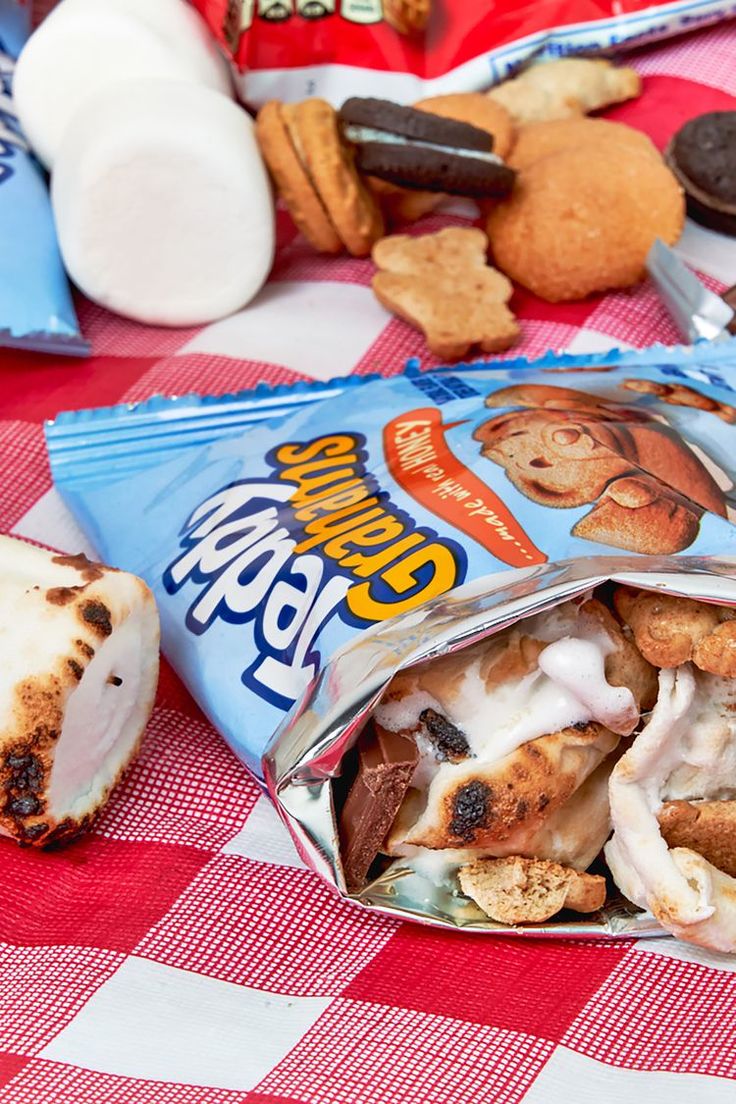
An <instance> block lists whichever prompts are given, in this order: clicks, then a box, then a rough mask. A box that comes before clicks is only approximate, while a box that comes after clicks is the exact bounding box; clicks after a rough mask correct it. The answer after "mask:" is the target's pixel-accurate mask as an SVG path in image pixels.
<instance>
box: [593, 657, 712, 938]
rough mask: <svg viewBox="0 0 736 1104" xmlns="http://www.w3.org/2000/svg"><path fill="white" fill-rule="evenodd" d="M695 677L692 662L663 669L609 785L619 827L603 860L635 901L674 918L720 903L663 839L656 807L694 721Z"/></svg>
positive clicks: (694, 918)
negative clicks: (644, 720)
mask: <svg viewBox="0 0 736 1104" xmlns="http://www.w3.org/2000/svg"><path fill="white" fill-rule="evenodd" d="M695 690H696V684H695V678H694V676H693V672H692V669H691V668H690V666H689V664H686V665H684V666H683V667H680V668H677V669H674V670H664V671H660V674H659V697H658V699H657V704H656V705H655V707H654V709H653V710H652V714H651V717H650V719H649V722H648V724H647V725H646V726H645V728H644V729H642V731H641V733H640V734H639V736H638V737H637V738H636V740H635V741H634V743H633V744H632V746H631V747H630V748H629V750H628V751H627V753H626V755H624V756H623V758H622V759H620V760H619V762H618V763H617V764H616V767H615V768H614V771H613V774H612V775H611V781H610V785H609V795H610V800H611V818H612V820H613V826H614V835H613V839H612V840H611V842H610V843H609V844H607V845H606V860H607V862H608V865H609V867H610V870H611V873H612V874H613V877H614V880H615V881H616V884H617V885H618V886H619V888H620V889H621V890H622V891H623V892H624V893H625V894H626V896H627V897H629V898H630V900H633V902H634V904H636V905H639V906H640V907H641V908H648V909H651V910H652V911H653V912H655V914H657V915H659V916H660V917H661V918H662V919H663V920H665V921H666V922H668V926H669V923H672V924H696V923H698V922H700V921H702V920H705V919H707V918H708V917H709V916H711V915H712V914H713V912H714V911H715V906H714V904H713V902H712V901H711V900H710V897H709V895H708V894H707V893H705V892H703V888H704V887H703V885H699V884H697V883H695V882H694V881H692V880H688V878H687V877H685V876H684V875H683V873H682V872H681V870H680V869H679V867H678V865H677V864H676V863H675V861H674V858H673V854H672V852H671V851H670V850H669V848H668V847H667V843H666V842H665V840H664V839H663V837H662V835H661V833H660V830H659V824H658V822H657V814H658V812H659V810H660V809H661V807H662V792H663V789H664V786H665V783H666V780H667V778H668V777H669V776H670V774H671V773H672V771H673V770H674V768H675V767H676V766H677V765H678V762H679V759H680V748H681V743H682V740H683V738H684V736H685V735H686V733H687V732H688V730H689V729H690V727H691V725H692V721H693V704H694V701H695Z"/></svg>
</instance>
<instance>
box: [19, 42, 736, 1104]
mask: <svg viewBox="0 0 736 1104" xmlns="http://www.w3.org/2000/svg"><path fill="white" fill-rule="evenodd" d="M735 56H736V26H734V25H733V24H723V25H721V26H718V27H716V28H714V29H712V30H709V31H706V32H704V33H701V34H700V35H697V36H694V37H690V38H682V39H680V40H676V41H672V42H669V43H665V44H663V45H661V46H659V47H654V48H651V49H649V50H642V51H638V52H637V53H635V54H634V55H633V64H635V65H636V66H637V67H638V68H639V70H640V72H641V73H642V74H643V76H644V93H643V95H642V96H641V98H640V99H639V100H636V101H633V102H632V103H628V104H624V105H621V106H620V107H619V108H617V109H615V110H614V111H612V112H610V114H611V116H612V117H614V118H617V119H622V120H626V121H628V122H631V123H633V124H635V125H639V126H641V127H642V128H643V129H644V130H646V131H647V132H648V133H649V134H651V135H652V137H653V138H654V140H655V141H656V142H657V143H658V145H659V146H660V147H663V146H664V145H665V144H666V142H667V140H668V138H669V136H670V134H671V133H672V131H673V130H674V129H676V127H677V126H679V125H680V123H681V122H682V121H683V120H684V119H686V118H688V117H690V116H692V115H695V114H699V113H700V112H703V111H707V110H711V109H718V108H724V107H725V108H734V107H736V62H734V60H733V59H734V57H735ZM451 222H455V223H458V224H462V223H463V217H462V215H461V214H458V213H457V208H456V209H455V213H453V214H447V213H445V214H441V215H434V216H432V218H430V219H428V220H426V221H425V222H424V223H422V224H420V225H418V226H415V227H413V228H412V230H411V232H420V231H421V230H424V229H432V228H436V227H438V226H441V225H445V224H448V223H451ZM679 249H680V251H681V253H682V255H683V256H684V257H685V258H686V259H687V260H689V261H690V262H691V264H693V266H694V267H695V268H696V269H698V270H699V271H700V272H701V273H704V274H705V275H706V277H707V282H708V283H709V284H710V286H713V287H717V288H720V287H722V286H723V285H725V284H730V283H736V244H735V243H734V242H733V241H729V240H727V239H724V238H721V237H719V236H718V235H715V234H712V233H710V232H708V231H706V230H703V229H701V228H699V227H696V226H694V225H692V224H688V226H687V229H686V232H685V234H684V236H683V239H682V242H681V243H680V246H679ZM371 273H372V266H371V263H370V261H367V260H354V259H350V258H340V259H335V258H329V257H320V256H317V255H316V254H315V253H313V252H312V251H311V250H310V249H309V248H308V247H307V246H306V244H305V243H304V241H303V240H302V239H301V238H300V237H298V236H297V235H296V233H295V231H294V228H293V227H292V226H291V224H290V222H289V220H288V219H287V218H286V216H285V215H284V214H283V213H280V214H279V251H278V257H277V260H276V264H275V267H274V271H273V275H272V279H271V280H270V282H269V284H268V286H267V287H266V289H265V291H264V293H263V294H262V295H261V296H260V297H259V299H258V300H257V301H256V303H255V304H253V306H252V307H250V308H248V310H246V311H244V312H241V314H239V315H237V316H236V317H235V318H232V319H227V320H224V321H223V322H219V323H216V324H214V325H212V326H208V327H205V328H204V329H190V330H163V329H161V330H157V329H153V328H144V327H141V326H137V325H135V324H134V323H132V322H127V321H124V320H122V319H120V318H117V317H115V316H113V315H111V314H108V313H106V312H105V311H104V310H102V309H100V308H99V307H96V306H93V305H92V304H90V303H87V302H84V301H82V302H80V303H79V311H80V317H81V321H82V325H83V327H84V329H85V332H86V333H87V335H88V336H89V338H90V339H91V341H92V346H93V355H92V357H91V359H89V360H87V361H82V360H79V361H65V360H62V359H44V358H42V357H39V356H32V355H28V354H25V355H24V354H20V353H11V352H7V353H5V354H2V356H1V357H0V468H1V470H2V471H1V476H0V529H2V530H5V531H8V532H15V533H18V534H21V535H25V536H27V537H29V538H31V539H34V540H38V541H41V542H44V543H46V544H48V545H51V546H54V547H57V548H63V549H66V550H69V551H75V550H76V549H77V548H78V546H79V541H80V540H81V535H80V534H78V532H77V530H76V528H75V526H74V523H73V521H72V520H71V519H70V518H69V516H68V514H66V512H65V510H64V508H63V506H62V505H61V503H60V500H59V499H58V497H57V496H56V495H55V493H54V491H53V490H52V488H51V483H50V477H49V473H48V466H47V462H46V459H45V451H44V445H43V436H42V422H43V419H44V418H46V417H50V416H53V415H54V414H55V413H56V412H57V411H59V410H62V409H68V408H74V407H83V406H93V405H107V404H110V403H116V402H122V401H125V402H131V401H135V400H138V399H143V398H146V397H148V396H149V395H151V394H153V393H154V392H164V393H167V394H176V393H179V394H181V393H182V392H187V391H204V392H216V393H223V392H227V391H234V390H238V389H241V388H250V387H252V386H254V385H255V384H256V383H257V382H258V381H260V380H266V381H269V382H271V383H283V382H293V381H295V380H298V379H309V378H322V379H324V378H327V377H329V376H331V375H334V374H340V375H344V374H346V373H349V372H359V373H370V372H380V373H383V374H386V375H388V374H391V373H395V372H398V371H400V370H401V368H402V365H403V362H404V360H405V358H406V357H408V356H421V357H422V359H423V363H425V364H431V363H432V361H431V359H427V357H426V355H425V354H424V352H423V343H422V340H421V338H420V337H419V335H418V334H417V333H416V332H415V331H414V330H412V329H410V328H409V327H408V326H406V325H405V324H404V323H402V322H400V321H398V320H396V319H393V318H391V317H390V316H388V315H387V314H385V313H384V312H383V310H382V308H380V307H379V306H378V305H377V304H376V303H375V301H374V299H373V297H372V294H371V292H370V288H369V281H370V276H371ZM514 305H515V308H516V310H517V312H518V314H519V316H520V318H521V320H522V326H523V341H522V343H521V344H520V345H519V346H518V347H517V349H515V350H513V352H512V353H511V354H509V355H514V356H516V355H519V354H525V355H528V356H537V355H538V354H541V353H543V352H545V351H546V350H547V349H548V348H554V349H573V350H576V351H580V352H583V351H590V350H598V349H602V348H606V347H609V346H612V345H616V344H626V345H631V346H643V345H647V344H650V343H652V342H656V341H661V342H663V343H665V344H666V343H674V342H675V341H676V340H677V335H676V333H675V331H674V329H673V327H672V324H671V322H670V320H669V318H668V317H667V315H666V313H665V311H664V308H663V307H662V305H661V303H660V302H659V300H658V299H657V297H656V295H655V294H654V292H653V290H652V289H651V287H647V286H643V287H641V288H638V289H635V290H632V291H629V292H619V293H616V294H612V295H606V296H599V297H597V298H594V299H591V300H589V301H587V302H585V303H574V304H566V305H557V306H551V305H549V304H546V303H543V302H541V301H539V300H537V299H535V298H534V297H533V296H531V295H529V294H527V293H522V292H517V293H516V296H515V303H514ZM0 895H1V896H0V899H1V900H2V908H0V939H1V940H2V944H1V945H0V1102H2V1104H40V1102H44V1104H46V1102H52V1104H67V1102H68V1104H148V1102H152V1104H153V1102H156V1104H159V1102H160V1104H425V1102H427V1104H467V1102H469V1101H479V1102H480V1101H483V1102H494V1104H518V1102H520V1101H524V1102H525V1104H558V1102H559V1104H570V1102H575V1101H583V1100H586V1101H587V1100H595V1101H596V1102H597V1104H620V1102H621V1101H623V1100H625V1099H632V1100H646V1101H647V1102H648V1104H691V1102H692V1101H698V1102H706V1104H721V1102H723V1104H725V1102H726V1101H729V1102H732V1101H733V1100H734V1099H736V1085H734V1079H735V1078H736V1050H735V1049H734V1044H733V1039H734V1034H735V1033H736V1022H735V1021H736V960H733V959H727V958H725V957H723V956H718V955H715V954H710V953H707V952H705V951H700V950H698V949H696V948H693V947H688V946H684V945H680V944H678V943H676V942H675V941H674V940H649V941H647V940H639V941H630V942H605V941H600V940H599V941H595V942H588V943H584V942H572V941H541V940H531V939H524V940H513V939H507V938H503V939H497V938H483V937H478V936H477V935H470V934H462V933H444V932H439V931H435V930H433V929H428V928H422V927H420V926H417V925H411V924H401V923H398V922H394V921H391V920H389V919H386V918H383V917H380V916H375V915H370V914H369V913H368V912H364V911H361V910H358V909H356V908H354V907H352V906H350V905H348V904H345V903H343V902H341V901H340V900H339V899H338V897H337V896H336V894H335V893H334V892H333V891H332V890H331V889H330V888H329V887H327V886H326V885H325V884H323V883H322V882H321V881H320V880H319V879H318V878H317V877H316V875H314V874H313V873H312V872H311V871H309V870H307V869H306V868H305V866H304V864H303V863H302V861H301V859H300V858H299V856H298V855H297V852H296V850H295V848H294V847H293V845H292V843H291V841H290V839H289V837H288V835H287V834H286V832H285V829H284V828H283V826H282V825H281V823H280V821H279V820H278V818H277V816H276V813H275V811H274V809H273V808H272V806H271V805H270V803H269V801H268V799H267V798H266V797H265V796H264V795H263V794H262V792H261V790H260V789H259V787H258V786H257V785H256V783H255V782H254V781H253V780H252V779H251V778H250V777H249V776H248V774H247V773H246V772H245V770H244V769H243V768H242V767H241V766H240V765H239V764H238V763H237V762H236V760H235V759H234V757H233V756H232V755H231V753H230V752H229V751H228V750H227V748H226V746H225V744H224V743H223V742H222V740H221V739H220V738H219V736H218V735H217V733H216V732H214V730H213V729H212V728H211V727H210V726H209V724H208V723H207V722H206V721H205V720H204V718H203V717H202V715H201V713H200V712H199V710H198V708H197V707H196V705H195V704H194V703H193V702H192V700H191V698H190V697H189V696H188V694H187V693H186V692H185V690H184V689H183V687H182V686H181V684H180V683H179V681H178V679H177V677H176V675H175V674H174V673H173V672H172V671H171V670H170V669H169V668H168V667H167V666H166V665H164V668H163V671H162V677H161V686H160V691H159V700H158V705H157V708H156V711H155V713H154V716H153V719H152V721H151V724H150V727H149V731H148V736H147V739H146V741H145V745H144V748H143V752H142V754H141V756H140V758H139V760H138V762H137V764H136V765H135V767H134V768H133V769H132V770H131V771H130V773H129V775H128V776H127V778H126V779H125V781H124V782H123V784H122V785H121V786H120V788H119V789H118V791H117V793H116V794H115V795H114V797H113V799H112V801H111V802H110V804H109V807H108V808H107V809H106V810H105V812H104V814H103V815H102V817H101V818H100V820H99V821H98V823H97V825H96V827H95V829H94V831H93V832H92V833H91V834H90V835H89V836H87V838H86V839H84V840H82V841H80V842H78V843H76V844H74V845H73V846H71V847H69V848H68V849H67V850H65V851H59V852H55V853H50V854H36V853H34V852H31V851H27V850H26V851H23V850H20V849H18V848H17V847H16V846H15V845H14V844H12V843H11V842H9V841H4V842H2V843H0Z"/></svg>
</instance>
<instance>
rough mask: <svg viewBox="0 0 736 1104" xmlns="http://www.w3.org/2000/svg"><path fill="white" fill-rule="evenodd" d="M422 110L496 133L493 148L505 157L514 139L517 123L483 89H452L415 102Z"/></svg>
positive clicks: (497, 153)
mask: <svg viewBox="0 0 736 1104" xmlns="http://www.w3.org/2000/svg"><path fill="white" fill-rule="evenodd" d="M414 106H415V107H418V108H419V110H420V111H428V112H429V113H430V114H432V115H441V116H442V118H443V119H457V120H458V121H459V122H461V123H470V124H471V126H475V127H478V128H479V129H480V130H487V131H488V133H489V134H492V135H493V152H494V153H495V154H496V156H497V157H503V158H504V159H505V157H506V155H507V153H508V152H509V150H510V149H511V145H512V143H513V140H514V124H513V121H512V119H511V116H510V114H509V113H508V111H507V110H506V108H505V107H503V106H502V104H498V103H494V102H493V100H489V98H488V96H485V95H483V94H482V93H481V92H452V93H449V94H448V95H446V96H430V97H429V98H428V99H426V100H420V101H419V103H416V104H414Z"/></svg>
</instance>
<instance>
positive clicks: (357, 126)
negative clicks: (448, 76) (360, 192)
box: [339, 97, 516, 198]
mask: <svg viewBox="0 0 736 1104" xmlns="http://www.w3.org/2000/svg"><path fill="white" fill-rule="evenodd" d="M339 119H340V124H341V127H342V132H343V134H344V136H345V138H346V139H347V140H348V141H349V142H351V143H352V144H353V145H354V146H355V147H356V164H357V166H358V168H359V169H360V170H361V171H362V172H364V173H367V174H368V175H370V176H377V177H380V178H381V179H382V180H388V181H390V182H391V183H393V184H398V185H401V186H402V187H405V188H417V189H420V190H422V191H430V192H445V193H449V194H451V195H464V196H474V197H476V198H481V197H484V196H485V197H488V196H494V197H501V196H505V195H508V193H509V192H510V191H511V188H512V187H513V183H514V179H515V175H516V174H515V173H514V171H513V169H510V168H508V166H507V165H505V164H504V163H503V161H502V160H501V159H500V157H497V156H496V155H495V154H494V153H493V152H492V150H493V136H492V135H491V134H489V133H488V131H486V130H482V129H481V128H480V127H475V126H472V125H471V124H470V123H464V122H460V121H459V120H457V119H447V118H444V116H440V115H434V114H432V113H431V112H429V111H419V110H417V109H416V108H413V107H401V106H400V105H399V104H395V103H391V101H389V100H377V99H373V98H370V97H366V98H360V97H352V98H351V99H349V100H347V101H346V102H345V103H344V104H343V106H342V108H341V109H340V112H339Z"/></svg>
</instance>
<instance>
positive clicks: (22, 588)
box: [0, 536, 159, 844]
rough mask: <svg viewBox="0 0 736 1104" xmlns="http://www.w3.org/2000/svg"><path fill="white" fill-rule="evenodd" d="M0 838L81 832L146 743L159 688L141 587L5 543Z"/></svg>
mask: <svg viewBox="0 0 736 1104" xmlns="http://www.w3.org/2000/svg"><path fill="white" fill-rule="evenodd" d="M0 578H2V586H0V654H1V655H2V657H3V662H2V672H1V673H0V775H1V776H2V784H3V788H4V799H3V805H2V809H0V835H9V836H13V837H15V838H16V839H18V840H20V841H22V842H30V843H36V844H43V843H48V842H50V841H52V840H55V841H61V840H64V839H66V838H68V837H70V836H73V835H75V834H77V833H78V832H79V831H81V830H82V829H83V828H84V827H85V826H86V824H87V823H88V821H89V818H90V817H91V816H93V815H94V814H95V813H96V812H97V810H98V809H99V808H100V807H101V805H102V804H103V803H104V801H105V799H106V798H107V796H108V794H109V791H110V789H111V788H112V787H113V786H114V785H115V783H116V782H117V780H118V779H119V777H120V775H121V774H122V772H123V770H124V769H125V767H126V766H127V764H128V763H129V762H130V760H131V758H132V757H133V755H134V754H135V752H136V749H137V747H138V745H139V743H140V740H141V736H142V734H143V730H144V728H145V726H146V722H147V721H148V718H149V716H150V713H151V710H152V708H153V702H154V696H155V693H156V683H157V681H158V643H159V622H158V614H157V612H156V604H155V602H154V599H153V595H152V594H151V591H150V590H149V589H148V587H147V586H146V584H145V583H144V582H143V581H142V580H141V579H138V578H136V576H135V575H130V574H128V573H127V572H125V571H113V570H112V569H111V568H106V567H102V566H101V565H99V564H92V563H89V561H86V560H85V558H84V557H83V556H72V557H69V556H57V555H55V554H54V553H53V552H47V551H46V550H45V549H42V548H35V547H33V546H32V545H29V544H26V543H25V542H24V541H20V540H14V539H13V538H12V537H4V536H0Z"/></svg>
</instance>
